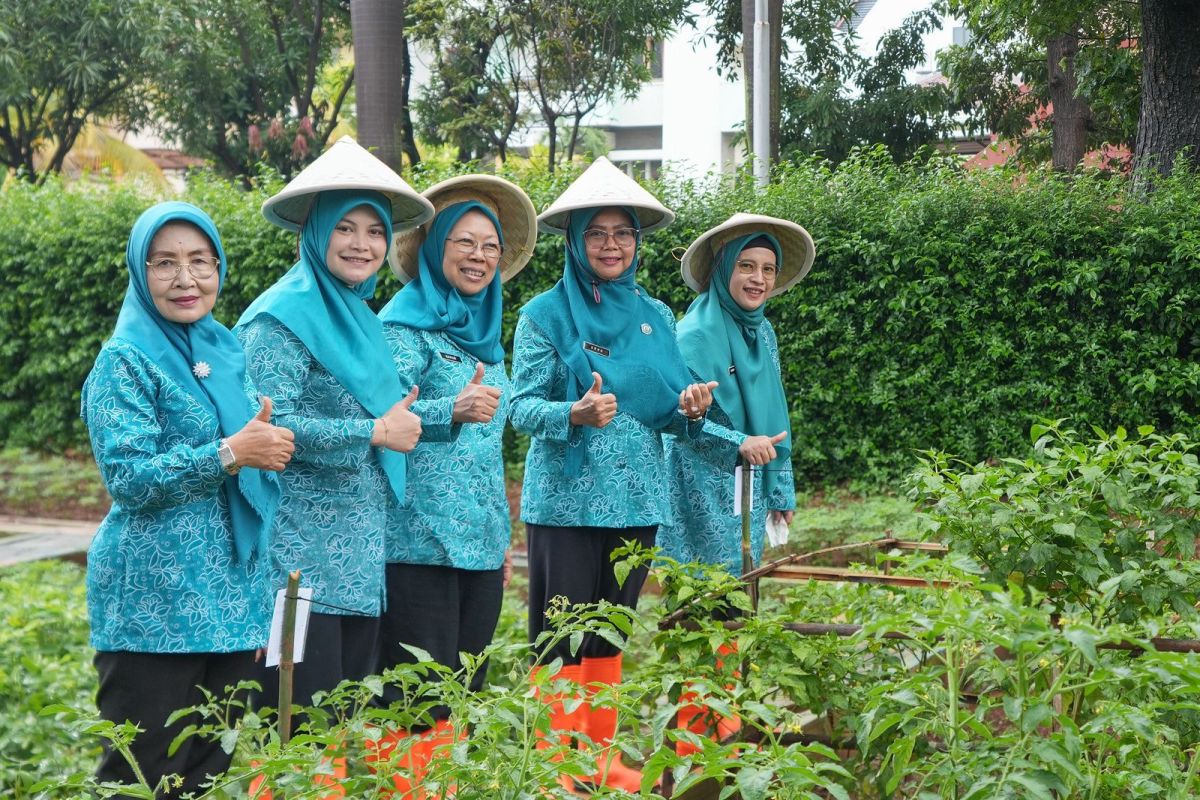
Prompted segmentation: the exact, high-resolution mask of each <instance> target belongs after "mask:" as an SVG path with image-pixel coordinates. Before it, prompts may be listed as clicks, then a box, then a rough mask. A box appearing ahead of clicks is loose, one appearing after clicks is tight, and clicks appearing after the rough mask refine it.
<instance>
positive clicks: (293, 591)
mask: <svg viewBox="0 0 1200 800" xmlns="http://www.w3.org/2000/svg"><path fill="white" fill-rule="evenodd" d="M299 596H300V570H295V571H293V572H291V573H289V574H288V582H287V589H286V590H285V591H284V593H283V635H282V636H281V637H280V646H279V647H280V653H279V741H280V743H281V744H283V745H285V746H286V745H287V743H288V741H290V740H291V738H292V685H293V684H292V677H293V671H294V670H295V667H296V664H295V661H294V660H293V658H292V657H293V654H294V651H295V649H296V600H297V598H298V597H299Z"/></svg>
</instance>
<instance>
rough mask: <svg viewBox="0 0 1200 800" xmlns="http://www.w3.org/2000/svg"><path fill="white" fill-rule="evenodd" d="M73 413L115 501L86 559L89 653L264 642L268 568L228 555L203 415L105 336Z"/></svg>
mask: <svg viewBox="0 0 1200 800" xmlns="http://www.w3.org/2000/svg"><path fill="white" fill-rule="evenodd" d="M256 402H257V399H256ZM81 415H82V417H83V420H84V422H85V423H86V424H87V426H88V433H89V435H90V437H91V442H92V452H93V453H94V454H95V457H96V464H97V466H99V468H100V476H101V477H102V478H103V479H104V485H105V487H106V488H107V489H108V493H109V494H110V495H112V499H113V504H112V509H111V510H110V511H109V512H108V515H107V516H106V517H105V518H104V521H103V522H102V523H101V524H100V528H99V530H97V531H96V536H95V538H94V539H93V540H92V544H91V547H90V548H89V550H88V571H87V596H88V618H89V622H90V623H91V644H92V647H94V648H96V649H97V650H101V651H128V652H137V653H226V652H236V651H240V650H253V649H255V648H257V647H261V646H263V645H265V644H266V643H267V626H268V624H269V622H270V618H271V617H270V615H271V602H272V598H271V596H270V591H269V589H268V586H267V570H266V568H265V564H264V561H263V559H262V558H261V557H255V558H253V559H251V560H250V561H249V562H248V563H238V562H237V560H236V558H235V557H234V547H233V529H232V526H231V524H230V517H229V509H228V507H227V505H226V501H225V496H224V493H223V492H221V491H220V489H221V484H222V482H223V481H224V480H225V471H224V470H223V469H222V468H221V460H220V459H219V458H218V457H217V444H218V441H219V439H220V438H221V434H220V430H219V428H218V424H217V419H216V417H215V416H214V415H213V413H212V412H211V411H209V410H208V409H206V408H205V407H204V406H202V405H201V404H200V403H198V402H197V401H196V399H195V398H194V397H193V396H192V395H191V394H190V393H189V392H188V391H187V390H186V389H184V388H183V387H182V386H180V385H179V384H178V383H176V382H175V381H174V380H172V379H171V378H169V377H168V376H167V375H166V374H165V373H164V372H163V371H162V370H161V369H159V367H158V366H157V365H156V364H155V363H154V362H153V361H151V360H150V359H149V357H147V356H146V355H145V354H144V353H143V352H142V351H141V350H139V349H138V348H136V347H134V346H133V345H131V344H129V343H128V342H125V341H122V340H120V339H110V340H109V341H108V342H107V343H105V345H104V347H103V348H102V349H101V350H100V354H99V355H98V356H97V357H96V363H95V366H93V367H92V371H91V373H90V374H89V375H88V377H87V380H86V381H85V382H84V384H83V396H82V407H81Z"/></svg>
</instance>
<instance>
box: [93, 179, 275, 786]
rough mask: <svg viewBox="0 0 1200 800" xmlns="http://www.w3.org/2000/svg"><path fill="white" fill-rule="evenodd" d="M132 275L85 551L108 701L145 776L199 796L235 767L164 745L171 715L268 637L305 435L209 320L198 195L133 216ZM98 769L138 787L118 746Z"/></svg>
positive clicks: (209, 749)
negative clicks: (284, 419)
mask: <svg viewBox="0 0 1200 800" xmlns="http://www.w3.org/2000/svg"><path fill="white" fill-rule="evenodd" d="M125 263H126V267H127V268H128V271H129V285H128V288H127V289H126V292H125V300H124V302H123V303H122V305H121V313H120V316H119V317H118V318H117V325H116V329H115V330H114V331H113V335H112V338H111V339H109V340H108V341H107V342H105V344H104V347H103V348H102V349H101V351H100V354H99V355H98V356H97V357H96V364H95V366H94V367H93V368H92V371H91V373H90V374H89V375H88V378H87V381H86V382H85V383H84V386H83V393H82V399H83V403H82V416H83V418H84V421H85V422H86V423H87V426H88V432H89V434H90V437H91V442H92V451H93V453H94V454H95V457H96V464H97V466H98V467H99V468H100V473H101V476H102V477H103V478H104V482H105V486H106V487H107V488H108V491H109V493H110V494H111V495H112V498H113V504H112V508H111V510H110V511H109V513H108V515H107V516H106V517H105V518H104V521H103V522H102V523H101V524H100V528H99V530H98V531H97V532H96V536H95V538H94V539H93V540H92V545H91V547H90V549H89V551H88V574H87V584H88V613H89V618H90V622H91V644H92V646H93V647H94V648H95V649H96V656H95V664H96V669H97V671H98V673H99V677H100V686H99V691H98V693H97V705H98V707H99V710H100V714H101V716H103V717H104V718H105V719H107V720H111V721H112V722H115V723H123V722H125V721H126V720H130V721H133V722H134V723H136V724H138V725H139V726H140V727H141V728H142V729H143V731H144V732H143V733H142V734H140V735H139V736H138V737H137V738H136V739H135V740H134V742H133V744H132V752H133V755H134V756H135V757H136V759H137V762H138V764H139V766H140V767H141V769H142V772H143V774H144V776H145V778H146V779H147V780H148V781H149V782H150V784H151V785H156V784H157V783H158V781H159V780H160V779H161V778H162V777H163V776H165V775H169V774H172V773H174V774H178V775H181V776H182V777H183V785H182V787H181V788H180V791H182V792H199V791H200V789H201V786H202V785H203V784H204V781H205V778H206V775H210V774H212V775H215V774H220V773H221V772H224V771H225V770H226V769H228V767H229V760H230V757H229V755H228V754H226V753H225V751H224V750H222V748H221V747H220V745H219V743H214V742H208V741H206V740H203V739H202V738H201V737H191V738H188V739H186V740H184V741H183V743H182V744H181V745H180V746H179V747H178V748H177V749H176V750H175V752H174V753H173V754H170V755H168V748H169V746H170V745H171V743H172V741H173V740H174V739H175V738H176V736H177V735H178V734H179V733H180V732H181V731H182V729H183V728H184V726H185V725H188V724H191V723H194V722H198V720H195V719H193V718H191V717H184V718H182V719H179V720H176V721H175V722H174V723H172V724H171V725H170V726H168V725H167V718H168V716H169V715H170V714H171V713H172V712H174V711H176V710H178V709H181V708H187V707H189V706H194V705H197V704H199V703H201V702H204V694H203V692H202V691H201V689H199V688H197V686H199V687H202V688H203V689H204V690H207V691H209V692H211V693H212V694H213V695H216V696H220V695H221V694H223V693H224V691H225V687H226V686H229V685H235V684H237V683H238V682H239V681H241V680H249V679H252V678H254V677H256V667H255V665H254V653H255V650H256V649H257V648H259V647H262V646H264V645H265V644H266V642H267V626H268V623H269V620H270V613H271V605H270V592H269V589H268V584H267V572H268V570H267V565H266V552H265V551H266V548H267V534H268V531H269V529H270V527H271V524H272V521H273V519H274V517H275V514H276V510H277V507H278V504H279V486H278V483H277V481H276V477H275V475H274V473H275V472H278V471H279V470H281V469H283V468H284V466H285V465H286V464H287V463H288V460H289V459H290V457H291V454H292V451H293V444H292V438H293V437H292V434H291V432H290V431H288V430H286V429H284V428H278V427H275V426H274V425H272V424H270V422H269V417H270V413H271V402H270V400H269V399H268V398H266V397H263V398H262V399H261V404H260V401H259V398H258V396H257V394H256V393H255V392H254V389H253V387H252V386H251V385H250V384H249V383H248V382H247V380H246V368H245V365H246V360H245V356H244V354H243V352H242V348H241V346H240V345H239V344H238V342H237V340H236V339H235V338H234V337H233V335H232V334H231V333H230V332H229V331H228V330H227V329H226V328H225V326H223V325H221V324H220V323H219V322H217V321H216V320H215V319H213V316H212V313H211V312H212V308H213V304H214V303H215V302H216V299H217V295H218V294H219V293H220V290H221V286H222V285H223V283H224V281H225V275H226V269H227V262H226V258H225V252H224V249H223V247H222V245H221V238H220V236H219V235H218V233H217V229H216V226H215V225H214V224H213V221H212V220H211V219H210V218H209V217H208V215H207V214H205V213H204V212H203V211H201V210H200V209H199V208H197V207H196V206H193V205H190V204H188V203H181V202H169V203H160V204H158V205H156V206H154V207H152V208H150V209H148V210H147V211H146V212H145V213H143V214H142V215H141V217H139V218H138V220H137V222H136V224H135V225H134V226H133V230H132V232H131V233H130V235H129V244H128V246H127V248H126V252H125ZM97 776H98V778H99V779H100V780H103V781H113V782H120V783H134V782H135V781H136V778H135V776H134V774H133V771H132V769H131V767H130V766H129V764H128V763H127V762H126V759H125V757H124V756H122V755H121V754H120V753H118V752H116V751H114V750H111V749H108V750H106V752H105V755H104V758H103V761H102V762H101V765H100V768H99V771H98V773H97Z"/></svg>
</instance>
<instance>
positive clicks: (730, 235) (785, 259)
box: [680, 213, 817, 297]
mask: <svg viewBox="0 0 1200 800" xmlns="http://www.w3.org/2000/svg"><path fill="white" fill-rule="evenodd" d="M753 233H769V234H771V235H772V236H774V237H775V240H776V241H778V242H779V247H780V249H781V250H782V251H783V252H782V253H780V254H779V261H780V264H779V275H778V276H777V277H776V279H775V288H774V289H772V290H771V293H770V294H768V295H767V297H774V296H775V295H778V294H783V293H784V292H786V291H787V290H788V289H790V288H792V287H793V286H795V285H796V284H797V283H799V282H800V280H801V279H802V278H803V277H804V276H805V275H807V274H808V271H809V270H810V269H812V264H813V259H814V258H816V256H817V248H816V246H815V245H813V240H812V237H811V236H809V235H808V231H806V230H804V228H802V227H800V226H799V225H797V224H796V223H794V222H789V221H788V220H786V219H778V218H777V217H767V216H764V215H762V214H741V213H739V214H734V215H733V216H732V217H730V218H729V219H727V220H725V221H724V222H722V223H721V224H720V225H718V226H716V227H715V228H709V229H708V230H707V231H705V232H704V233H702V234H700V236H699V237H697V238H696V241H694V242H692V244H691V246H690V247H688V249H687V252H685V253H684V254H683V264H682V265H681V266H680V272H681V273H682V274H683V282H684V283H686V284H687V285H688V286H689V287H691V288H692V290H694V291H695V292H697V293H699V292H703V291H705V290H706V289H707V288H708V281H709V278H711V277H712V271H713V267H715V266H716V262H717V254H718V253H720V252H721V248H722V247H724V246H725V245H726V244H727V243H728V242H731V241H733V240H734V239H736V238H738V237H739V236H748V235H750V234H753Z"/></svg>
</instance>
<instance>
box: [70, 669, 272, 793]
mask: <svg viewBox="0 0 1200 800" xmlns="http://www.w3.org/2000/svg"><path fill="white" fill-rule="evenodd" d="M94 663H95V665H96V672H97V673H98V674H99V678H100V686H99V689H98V691H97V692H96V706H97V707H98V708H99V710H100V716H101V717H103V718H104V719H106V720H109V721H111V722H117V723H122V722H126V721H129V722H133V723H135V724H137V726H138V727H139V728H141V729H142V730H143V731H144V732H143V733H140V734H138V735H137V737H136V738H135V739H134V740H133V745H132V748H131V749H132V752H133V757H134V759H135V760H136V761H137V764H138V767H139V768H140V769H141V770H142V774H143V775H145V776H146V780H147V781H148V782H149V783H150V785H151V786H154V785H155V784H156V783H157V782H158V781H159V779H160V778H162V777H163V776H164V775H171V774H175V775H179V776H181V777H182V778H183V785H182V786H181V787H179V788H178V789H173V790H172V792H171V794H169V795H166V794H162V793H160V794H159V795H158V796H159V797H180V796H182V795H183V794H185V793H187V792H196V793H199V791H200V787H201V785H202V784H203V783H204V781H205V778H206V776H208V775H219V774H221V773H223V772H225V771H226V770H228V769H229V762H230V760H231V759H232V756H231V755H229V754H227V753H226V752H225V751H224V750H222V749H221V745H220V743H219V742H215V741H211V740H208V739H202V738H200V737H197V736H192V737H189V738H188V739H186V740H185V741H184V742H183V744H181V745H180V746H179V749H178V750H176V751H175V754H174V755H171V756H168V755H167V748H169V747H170V746H171V742H172V741H174V740H175V737H176V736H177V735H178V734H179V732H180V731H182V730H183V728H184V727H185V726H186V725H189V724H201V722H202V720H201V718H200V716H199V715H197V714H191V715H188V716H186V717H183V718H181V719H178V720H176V721H175V722H173V723H171V724H170V725H167V717H169V716H170V715H171V714H172V713H174V712H175V711H177V710H179V709H181V708H187V707H189V706H195V705H200V704H201V703H203V702H204V695H203V694H202V693H201V691H200V688H199V687H204V688H205V689H207V690H208V691H210V692H212V693H213V694H214V695H217V696H223V695H224V694H225V687H226V686H229V687H233V686H235V685H236V684H237V683H238V681H243V680H254V679H256V678H257V677H258V675H257V672H258V670H257V668H256V666H255V663H254V652H253V651H249V652H238V653H182V654H174V653H125V652H100V653H96V657H95V659H94ZM244 700H245V698H243V701H244ZM239 716H240V715H239ZM96 778H97V779H98V780H101V781H119V782H121V783H126V784H131V783H134V782H135V781H136V778H135V777H134V774H133V769H132V768H131V767H130V766H129V764H128V763H127V762H126V761H125V758H124V757H123V756H122V755H121V754H120V753H118V752H117V751H116V750H113V749H111V748H109V747H105V749H104V755H103V757H102V759H101V761H100V767H99V769H97V770H96Z"/></svg>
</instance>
